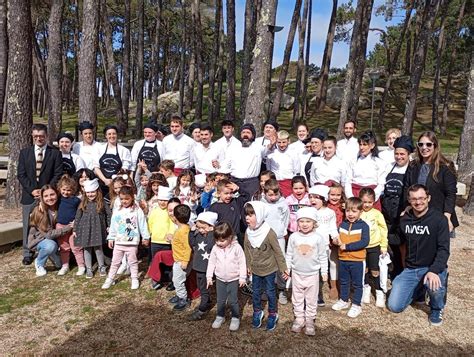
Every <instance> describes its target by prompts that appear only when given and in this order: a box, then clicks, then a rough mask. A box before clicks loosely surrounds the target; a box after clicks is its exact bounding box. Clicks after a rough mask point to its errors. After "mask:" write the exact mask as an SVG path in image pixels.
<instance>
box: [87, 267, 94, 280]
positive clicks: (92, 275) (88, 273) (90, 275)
mask: <svg viewBox="0 0 474 357" xmlns="http://www.w3.org/2000/svg"><path fill="white" fill-rule="evenodd" d="M93 277H94V273H93V272H92V270H91V269H87V270H86V279H92V278H93Z"/></svg>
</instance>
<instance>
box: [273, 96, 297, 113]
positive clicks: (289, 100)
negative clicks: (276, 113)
mask: <svg viewBox="0 0 474 357" xmlns="http://www.w3.org/2000/svg"><path fill="white" fill-rule="evenodd" d="M274 99H275V93H273V94H272V103H273V100H274ZM293 104H295V97H292V96H291V95H289V94H286V93H283V95H282V97H281V102H280V109H284V110H290V109H291V108H293Z"/></svg>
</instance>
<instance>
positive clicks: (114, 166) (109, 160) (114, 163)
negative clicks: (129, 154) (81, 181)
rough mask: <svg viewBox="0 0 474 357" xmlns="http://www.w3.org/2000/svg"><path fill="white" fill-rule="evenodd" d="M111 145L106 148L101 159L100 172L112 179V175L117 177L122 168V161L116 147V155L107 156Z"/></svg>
mask: <svg viewBox="0 0 474 357" xmlns="http://www.w3.org/2000/svg"><path fill="white" fill-rule="evenodd" d="M108 147H109V144H107V146H106V147H105V153H104V154H103V155H102V156H101V157H100V159H99V165H100V170H101V171H102V174H103V175H104V176H105V177H106V178H108V179H110V178H112V175H116V174H117V173H118V172H119V171H120V169H121V168H122V159H120V156H119V154H118V146H116V147H115V150H116V153H115V154H107V149H108Z"/></svg>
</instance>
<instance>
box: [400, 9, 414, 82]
mask: <svg viewBox="0 0 474 357" xmlns="http://www.w3.org/2000/svg"><path fill="white" fill-rule="evenodd" d="M414 3H415V2H413V4H414ZM412 26H413V22H411V24H410V25H409V27H408V32H407V35H406V36H407V41H406V45H405V68H404V69H403V74H404V75H405V76H409V75H410V68H411V67H410V66H411V37H412V31H411V27H412Z"/></svg>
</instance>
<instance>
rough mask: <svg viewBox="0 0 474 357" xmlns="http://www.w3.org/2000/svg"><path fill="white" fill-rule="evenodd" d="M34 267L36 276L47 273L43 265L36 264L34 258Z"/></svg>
mask: <svg viewBox="0 0 474 357" xmlns="http://www.w3.org/2000/svg"><path fill="white" fill-rule="evenodd" d="M35 268H36V276H45V275H46V274H48V272H47V271H46V269H45V268H44V267H40V266H39V265H38V261H37V260H36V259H35Z"/></svg>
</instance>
